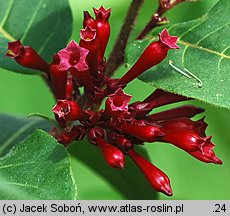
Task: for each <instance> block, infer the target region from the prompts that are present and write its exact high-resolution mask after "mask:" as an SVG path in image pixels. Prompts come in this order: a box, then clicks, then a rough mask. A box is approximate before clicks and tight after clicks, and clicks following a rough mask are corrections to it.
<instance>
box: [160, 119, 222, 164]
mask: <svg viewBox="0 0 230 216" xmlns="http://www.w3.org/2000/svg"><path fill="white" fill-rule="evenodd" d="M160 126H161V127H162V131H163V132H164V134H165V135H164V136H163V137H159V138H157V140H158V141H166V142H169V143H172V144H174V145H175V146H177V147H179V148H181V149H183V150H184V151H186V152H188V153H189V154H190V155H192V156H194V157H195V158H197V159H199V160H201V161H204V162H208V163H211V162H212V163H217V164H221V163H222V162H221V160H220V159H219V158H218V157H217V156H216V155H215V153H214V152H213V150H212V149H213V148H214V146H215V145H214V144H213V143H212V142H211V137H206V135H205V129H206V127H207V124H206V123H205V122H204V121H203V119H201V120H199V121H196V122H194V121H192V120H191V119H189V118H177V119H170V120H165V121H162V122H160Z"/></svg>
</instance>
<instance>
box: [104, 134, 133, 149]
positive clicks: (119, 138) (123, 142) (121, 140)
mask: <svg viewBox="0 0 230 216" xmlns="http://www.w3.org/2000/svg"><path fill="white" fill-rule="evenodd" d="M107 138H108V140H109V142H110V143H113V144H115V145H117V146H119V147H120V148H121V149H123V150H125V151H127V150H129V149H130V148H131V147H132V143H131V141H130V140H129V139H127V138H125V137H124V135H121V134H117V133H115V132H111V133H109V134H107Z"/></svg>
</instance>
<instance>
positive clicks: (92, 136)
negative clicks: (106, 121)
mask: <svg viewBox="0 0 230 216" xmlns="http://www.w3.org/2000/svg"><path fill="white" fill-rule="evenodd" d="M87 137H88V140H89V142H90V143H92V144H97V138H98V137H102V138H104V137H105V131H104V130H103V129H102V128H91V129H90V130H89V132H88V134H87Z"/></svg>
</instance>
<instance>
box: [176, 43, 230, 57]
mask: <svg viewBox="0 0 230 216" xmlns="http://www.w3.org/2000/svg"><path fill="white" fill-rule="evenodd" d="M178 43H179V44H182V45H185V46H188V47H192V48H195V49H199V50H203V51H205V52H208V53H212V54H214V55H218V56H220V57H223V58H227V59H230V56H228V55H225V54H224V53H220V52H218V51H215V50H210V49H208V48H205V47H201V46H197V45H196V44H191V43H189V42H185V41H182V40H179V41H178Z"/></svg>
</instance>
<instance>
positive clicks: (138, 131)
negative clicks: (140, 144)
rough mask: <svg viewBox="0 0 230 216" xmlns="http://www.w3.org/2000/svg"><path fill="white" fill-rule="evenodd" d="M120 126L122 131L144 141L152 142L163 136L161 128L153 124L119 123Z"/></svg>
mask: <svg viewBox="0 0 230 216" xmlns="http://www.w3.org/2000/svg"><path fill="white" fill-rule="evenodd" d="M120 128H121V129H122V131H123V132H124V133H127V134H129V135H131V136H134V137H136V138H138V139H140V140H142V141H144V142H154V141H156V138H157V137H162V136H164V133H163V132H162V131H161V129H160V128H159V127H158V126H153V125H147V126H139V125H127V124H123V125H120Z"/></svg>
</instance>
